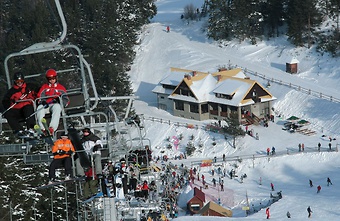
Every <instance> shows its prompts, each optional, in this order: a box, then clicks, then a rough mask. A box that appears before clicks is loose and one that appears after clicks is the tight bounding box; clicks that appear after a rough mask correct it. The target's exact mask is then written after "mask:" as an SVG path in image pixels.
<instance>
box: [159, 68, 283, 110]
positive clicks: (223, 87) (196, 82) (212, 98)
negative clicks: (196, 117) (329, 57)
mask: <svg viewBox="0 0 340 221" xmlns="http://www.w3.org/2000/svg"><path fill="white" fill-rule="evenodd" d="M174 70H177V69H174ZM185 71H188V70H185ZM185 71H184V70H182V71H181V72H175V74H176V73H177V74H178V73H181V74H182V80H181V81H180V82H179V83H178V84H177V87H176V89H177V88H178V87H179V86H180V85H181V84H182V86H183V83H185V85H186V87H188V90H190V92H191V93H192V94H193V97H192V96H185V95H180V94H178V93H176V89H175V90H173V91H172V92H171V93H169V91H168V94H169V96H168V98H169V99H174V100H181V101H186V102H193V103H203V102H213V103H220V104H225V105H230V106H245V105H250V104H253V103H255V101H254V100H253V99H252V96H250V95H249V94H250V93H253V92H254V90H255V91H256V90H257V91H258V95H259V96H258V97H259V98H261V102H263V101H270V100H275V99H276V98H275V97H274V96H272V95H271V94H270V93H269V92H268V91H267V90H266V89H265V88H264V87H262V86H261V85H260V84H259V83H258V82H256V81H255V80H250V79H245V75H244V73H243V71H242V69H240V68H237V69H233V70H227V71H221V72H216V73H213V74H208V73H204V72H196V73H195V74H194V76H193V71H191V72H185ZM183 73H185V74H186V76H188V77H184V75H183ZM167 78H168V79H167V80H162V81H161V82H160V84H165V83H166V82H175V81H173V80H172V81H170V79H174V78H175V75H171V74H170V75H167ZM177 82H178V81H177ZM156 88H157V87H156ZM156 88H155V89H154V90H153V92H155V93H160V92H159V91H160V90H158V92H157V90H156ZM163 92H165V89H164V88H163ZM164 94H165V93H164ZM216 94H222V95H229V96H230V97H231V99H226V98H223V97H219V96H216Z"/></svg>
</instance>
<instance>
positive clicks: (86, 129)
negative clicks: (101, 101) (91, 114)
mask: <svg viewBox="0 0 340 221" xmlns="http://www.w3.org/2000/svg"><path fill="white" fill-rule="evenodd" d="M82 131H83V133H84V132H88V133H89V135H90V134H91V130H90V128H88V127H85V128H84V129H83V130H82Z"/></svg>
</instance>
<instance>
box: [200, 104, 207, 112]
mask: <svg viewBox="0 0 340 221" xmlns="http://www.w3.org/2000/svg"><path fill="white" fill-rule="evenodd" d="M201 113H202V114H205V113H208V104H202V105H201Z"/></svg>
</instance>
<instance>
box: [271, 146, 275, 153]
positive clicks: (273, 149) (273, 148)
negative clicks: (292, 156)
mask: <svg viewBox="0 0 340 221" xmlns="http://www.w3.org/2000/svg"><path fill="white" fill-rule="evenodd" d="M274 154H275V147H272V155H274Z"/></svg>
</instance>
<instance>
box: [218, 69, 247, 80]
mask: <svg viewBox="0 0 340 221" xmlns="http://www.w3.org/2000/svg"><path fill="white" fill-rule="evenodd" d="M212 75H213V76H219V75H220V76H221V80H224V79H225V77H236V78H242V79H243V78H245V77H246V75H245V74H244V73H243V71H242V69H241V68H235V69H231V70H224V71H219V72H215V73H213V74H212Z"/></svg>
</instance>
